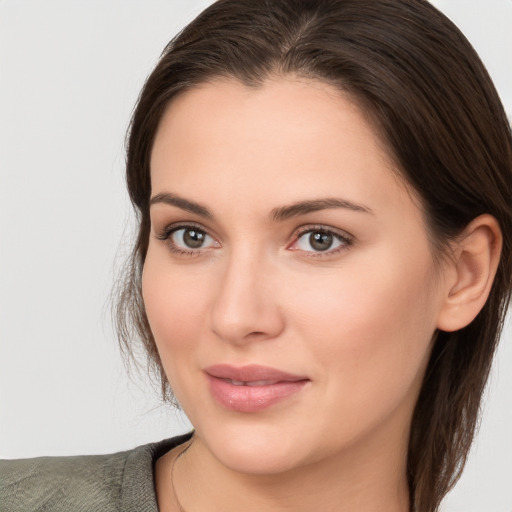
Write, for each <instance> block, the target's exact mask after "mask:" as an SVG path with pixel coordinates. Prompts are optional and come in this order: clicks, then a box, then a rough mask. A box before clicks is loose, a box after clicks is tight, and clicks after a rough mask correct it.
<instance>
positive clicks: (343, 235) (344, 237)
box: [287, 224, 355, 258]
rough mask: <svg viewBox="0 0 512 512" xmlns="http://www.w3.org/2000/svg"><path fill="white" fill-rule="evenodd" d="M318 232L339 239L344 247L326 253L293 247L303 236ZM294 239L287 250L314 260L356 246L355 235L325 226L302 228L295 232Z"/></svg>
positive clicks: (315, 225)
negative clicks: (300, 253)
mask: <svg viewBox="0 0 512 512" xmlns="http://www.w3.org/2000/svg"><path fill="white" fill-rule="evenodd" d="M316 231H318V232H321V233H327V234H330V235H332V236H334V237H335V238H337V239H338V240H340V241H341V242H342V245H341V246H339V247H336V248H334V249H327V250H325V251H303V250H301V249H298V248H293V247H292V246H293V245H295V244H297V242H298V241H299V239H300V238H301V237H302V236H303V235H305V234H307V233H314V232H316ZM292 237H293V240H292V242H291V243H290V244H288V246H287V249H288V250H292V251H297V252H299V251H300V252H302V253H304V254H306V255H307V257H312V258H319V257H328V256H332V255H334V254H336V253H338V252H340V251H344V250H347V249H348V248H349V247H351V246H352V245H353V244H354V241H355V237H354V236H353V235H351V234H350V233H348V232H347V231H344V230H341V229H338V228H334V227H332V226H326V225H325V224H309V225H304V226H301V227H299V228H297V229H296V230H295V231H294V233H293V235H292Z"/></svg>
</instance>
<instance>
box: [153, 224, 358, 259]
mask: <svg viewBox="0 0 512 512" xmlns="http://www.w3.org/2000/svg"><path fill="white" fill-rule="evenodd" d="M181 229H196V231H198V232H200V233H203V234H204V235H206V236H208V237H210V238H212V239H213V240H215V238H214V237H213V236H211V235H210V234H209V233H208V231H207V230H206V229H205V228H203V227H202V226H200V225H198V224H192V223H188V224H171V225H169V226H166V227H165V228H164V229H163V230H162V231H161V232H160V233H158V234H157V235H156V238H157V239H158V240H161V241H164V242H167V246H168V247H169V250H170V251H171V252H173V253H175V254H180V255H184V256H192V257H193V256H199V255H200V254H202V252H203V251H204V249H203V250H202V248H198V249H196V250H194V249H190V250H186V249H183V248H181V247H178V246H177V245H176V244H175V243H173V242H172V241H171V240H170V239H171V237H172V235H173V234H174V233H176V232H177V231H180V230H181ZM308 233H310V234H313V233H315V234H321V235H327V236H331V237H332V238H333V239H335V240H337V241H338V242H340V245H339V246H338V247H336V248H334V249H330V248H328V249H326V250H325V251H314V250H313V251H305V250H303V251H302V252H303V253H306V254H307V256H306V257H308V258H325V257H329V256H332V255H334V254H337V253H339V252H341V251H344V250H347V249H348V248H350V247H351V246H352V245H353V243H354V239H353V237H352V236H350V235H348V234H347V233H345V232H343V233H341V232H340V231H338V230H335V229H333V228H330V227H329V228H328V227H326V226H322V225H308V226H302V227H301V228H299V229H298V230H296V231H295V233H294V234H293V242H292V243H291V244H288V245H287V249H288V250H294V251H297V250H298V251H300V249H292V248H291V247H292V246H293V245H296V244H297V243H299V241H300V239H301V238H302V237H303V236H304V235H307V234H308ZM216 243H217V244H218V246H220V244H219V243H218V242H216Z"/></svg>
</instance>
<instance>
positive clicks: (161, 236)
mask: <svg viewBox="0 0 512 512" xmlns="http://www.w3.org/2000/svg"><path fill="white" fill-rule="evenodd" d="M181 229H195V230H196V231H198V232H201V233H204V234H205V235H207V236H209V237H210V238H212V239H214V238H213V237H212V236H211V235H210V234H209V233H208V231H207V230H206V229H204V228H203V227H201V226H200V225H199V224H191V223H188V224H171V225H170V226H166V227H165V228H164V229H163V230H162V231H161V232H160V233H158V234H157V235H156V238H157V239H158V240H162V241H163V242H167V246H168V247H169V250H170V251H171V252H173V253H174V254H180V255H184V256H192V257H194V256H199V255H200V254H201V253H202V252H203V251H202V250H201V249H197V250H194V249H190V250H186V249H183V248H181V247H178V246H177V245H176V244H175V243H173V242H172V241H171V237H172V235H173V234H174V233H176V232H177V231H180V230H181ZM214 240H215V239H214ZM217 243H218V242H217Z"/></svg>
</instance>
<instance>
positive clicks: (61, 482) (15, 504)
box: [0, 434, 191, 512]
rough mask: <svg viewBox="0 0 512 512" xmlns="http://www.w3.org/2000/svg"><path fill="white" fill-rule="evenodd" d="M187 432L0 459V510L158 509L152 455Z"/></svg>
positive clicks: (165, 449) (125, 511) (140, 511)
mask: <svg viewBox="0 0 512 512" xmlns="http://www.w3.org/2000/svg"><path fill="white" fill-rule="evenodd" d="M190 436H191V434H185V435H182V436H178V437H174V438H172V439H166V440H164V441H160V442H159V443H152V444H147V445H144V446H139V447H138V448H135V449H133V450H129V451H126V452H119V453H114V454H110V455H82V456H73V457H39V458H35V459H18V460H0V510H1V512H43V511H44V512H86V511H87V512H90V511H98V512H100V511H101V512H114V511H115V512H120V511H122V512H158V506H157V501H156V495H155V485H154V474H153V468H154V464H155V461H156V459H157V458H158V457H160V456H161V455H163V454H164V453H166V452H168V451H169V450H171V449H172V448H174V447H175V446H177V445H179V444H181V443H184V442H185V441H187V440H188V439H190Z"/></svg>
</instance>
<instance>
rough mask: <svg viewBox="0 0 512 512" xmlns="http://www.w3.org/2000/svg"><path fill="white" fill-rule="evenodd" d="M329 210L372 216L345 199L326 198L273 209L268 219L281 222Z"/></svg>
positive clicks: (363, 208)
mask: <svg viewBox="0 0 512 512" xmlns="http://www.w3.org/2000/svg"><path fill="white" fill-rule="evenodd" d="M331 208H345V209H347V210H352V211H355V212H363V213H370V214H373V212H372V210H371V208H368V207H367V206H364V205H362V204H357V203H353V202H352V201H347V200H345V199H338V198H335V197H328V198H325V199H313V200H311V201H299V202H297V203H293V204H290V205H288V206H281V207H279V208H274V209H273V210H272V211H271V212H270V219H271V220H272V221H274V222H281V221H284V220H287V219H289V218H291V217H297V216H299V215H305V214H306V213H311V212H317V211H320V210H328V209H331Z"/></svg>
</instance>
